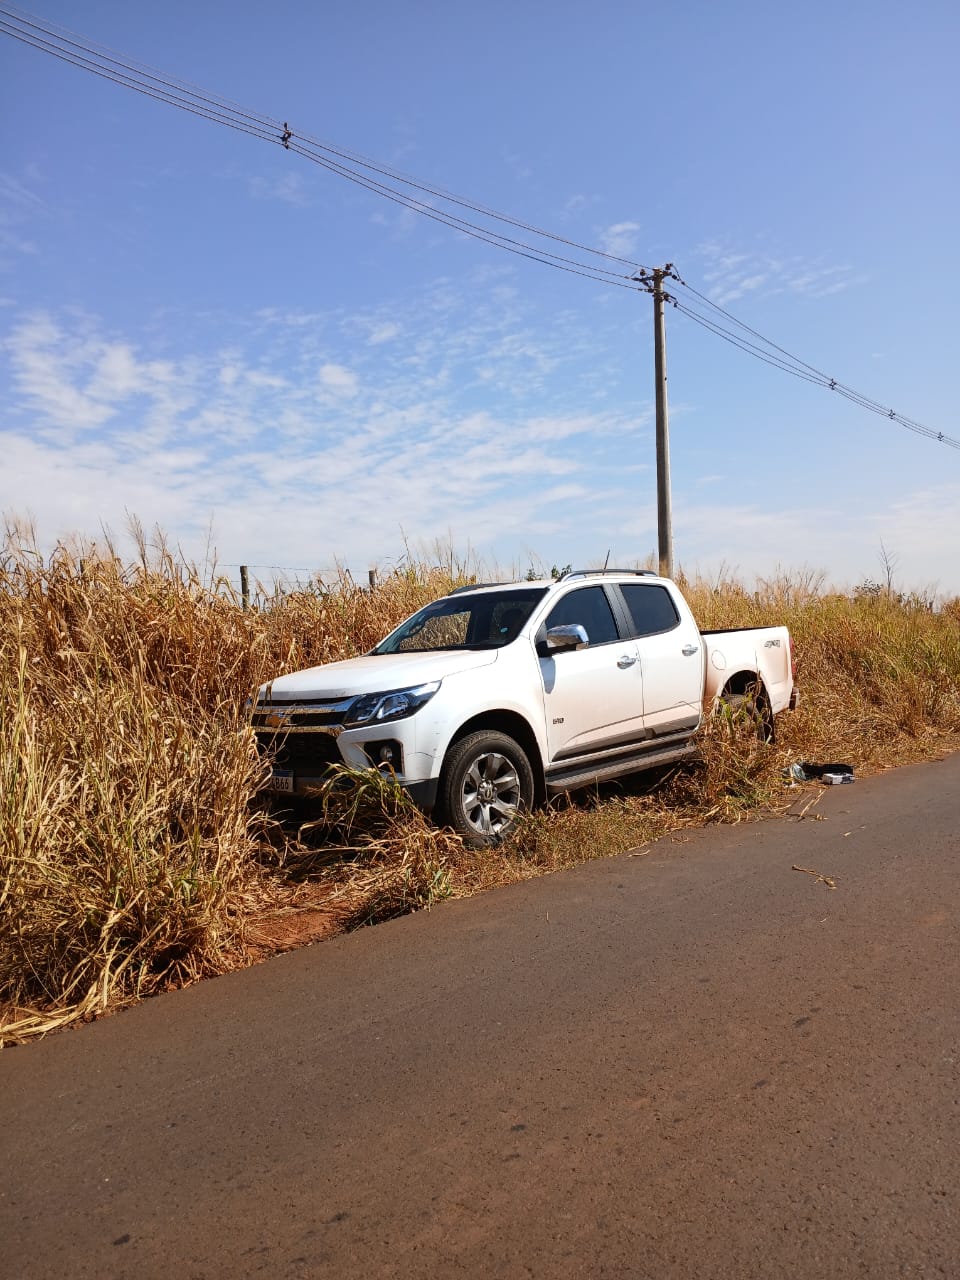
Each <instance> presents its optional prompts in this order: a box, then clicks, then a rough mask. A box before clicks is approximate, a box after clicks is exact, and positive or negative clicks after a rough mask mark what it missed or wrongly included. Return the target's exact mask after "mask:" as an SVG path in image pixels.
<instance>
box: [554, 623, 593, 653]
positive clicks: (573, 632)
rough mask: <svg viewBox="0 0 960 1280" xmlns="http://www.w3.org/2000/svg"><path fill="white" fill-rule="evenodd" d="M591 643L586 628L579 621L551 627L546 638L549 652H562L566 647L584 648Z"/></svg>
mask: <svg viewBox="0 0 960 1280" xmlns="http://www.w3.org/2000/svg"><path fill="white" fill-rule="evenodd" d="M589 643H590V640H589V638H588V636H587V632H586V629H585V628H584V627H582V626H581V625H580V623H579V622H569V623H567V624H566V625H565V626H562V627H550V628H549V629H548V631H547V635H546V640H545V644H546V648H547V652H548V653H562V652H563V651H564V650H565V649H584V648H586V646H587V645H588V644H589Z"/></svg>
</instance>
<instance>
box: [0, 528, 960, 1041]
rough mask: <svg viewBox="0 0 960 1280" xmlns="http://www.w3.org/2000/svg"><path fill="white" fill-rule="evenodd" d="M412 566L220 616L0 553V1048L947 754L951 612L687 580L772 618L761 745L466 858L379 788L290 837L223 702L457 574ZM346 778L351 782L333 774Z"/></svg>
mask: <svg viewBox="0 0 960 1280" xmlns="http://www.w3.org/2000/svg"><path fill="white" fill-rule="evenodd" d="M463 577H464V575H463V573H462V571H461V570H459V569H458V568H457V566H455V565H450V564H448V565H447V566H446V567H438V566H435V565H431V564H428V563H421V564H413V565H410V566H408V567H407V568H405V569H403V570H400V571H397V572H395V573H393V574H392V575H390V576H389V577H387V578H386V579H385V580H384V581H383V582H382V583H381V585H380V586H378V587H377V588H376V589H375V590H373V591H368V590H365V589H361V588H360V587H358V586H357V585H356V584H354V583H353V582H352V580H350V579H349V578H348V577H346V576H344V577H342V578H341V579H340V580H339V581H338V582H336V583H335V584H333V585H332V586H331V588H330V589H329V590H327V589H321V588H320V586H319V585H318V586H317V587H316V589H314V590H311V591H306V592H300V593H295V594H288V595H283V596H276V597H273V598H269V599H265V600H261V601H260V607H258V608H257V609H255V610H251V611H248V612H244V611H243V610H242V609H241V608H240V607H239V602H238V600H237V598H236V596H235V594H234V592H233V590H232V588H231V587H230V584H229V583H228V582H227V581H226V580H224V579H221V578H219V577H218V576H217V575H216V573H215V572H212V571H211V572H208V573H206V574H203V573H201V572H200V571H198V570H197V569H195V568H193V567H190V566H185V565H183V564H181V563H179V562H178V561H177V560H176V559H175V558H174V557H173V556H172V555H170V554H169V553H168V552H167V551H165V550H163V549H161V550H160V551H159V552H156V553H154V554H153V555H151V556H148V555H147V554H146V553H145V552H144V554H143V555H142V557H141V560H140V562H139V563H137V564H134V565H132V566H130V565H123V564H121V563H120V562H119V560H117V559H116V558H115V557H113V556H111V555H106V556H104V555H101V556H96V555H93V554H90V553H88V554H87V555H86V557H85V559H84V561H83V562H82V563H81V561H80V560H79V559H78V558H77V556H76V555H74V554H71V553H70V552H69V551H68V550H67V549H65V548H61V549H59V550H58V551H57V552H56V553H55V554H54V555H53V556H52V557H51V558H50V559H49V560H46V561H44V560H43V559H41V558H40V557H39V556H38V555H37V554H36V553H35V552H34V551H33V550H31V549H30V548H29V547H28V548H27V549H26V550H24V549H23V548H22V546H21V540H20V539H19V538H17V537H14V536H13V535H9V536H8V537H7V539H6V542H5V544H4V545H3V547H2V549H0V750H2V754H0V1043H2V1042H3V1041H4V1040H6V1041H7V1042H12V1041H16V1040H18V1039H24V1038H27V1037H29V1036H31V1035H36V1034H41V1033H42V1032H44V1031H46V1030H49V1029H52V1028H53V1027H55V1026H59V1025H62V1024H64V1023H66V1022H70V1021H75V1020H78V1019H84V1018H88V1017H92V1016H94V1015H96V1014H98V1013H101V1012H103V1011H105V1010H109V1009H116V1008H120V1007H123V1006H124V1005H126V1004H129V1003H131V1002H133V1001H136V1000H138V999H140V998H142V997H144V996H147V995H150V994H153V993H155V992H158V991H160V990H163V989H166V988H169V987H171V986H176V985H180V984H183V983H187V982H192V981H195V980H197V979H198V978H201V977H203V976H206V975H211V974H216V973H222V972H224V971H226V970H228V969H230V968H234V967H237V966H238V965H241V964H244V963H249V962H250V961H251V960H252V959H256V958H258V957H260V956H263V955H265V954H269V952H270V951H272V950H276V949H277V948H280V947H284V946H289V945H295V944H296V943H298V942H300V941H303V940H305V939H309V938H312V937H319V936H324V935H328V934H330V933H331V932H337V931H341V930H343V929H346V928H349V927H352V926H354V925H356V924H360V923H365V922H370V921H373V920H378V919H384V918H387V917H389V916H391V915H395V914H398V913H401V912H403V911H407V910H410V909H412V908H414V907H417V906H421V905H425V904H429V903H431V902H435V901H438V900H440V899H442V898H445V897H452V896H463V895H466V894H468V893H471V892H474V891H476V890H477V889H479V888H483V887H487V886H489V885H491V884H496V883H504V882H508V881H511V880H519V879H525V878H528V877H530V876H533V875H539V874H543V873H545V872H549V871H552V870H556V869H558V868H560V867H563V866H569V865H572V864H574V863H577V862H581V861H584V860H585V859H587V858H590V857H597V856H603V855H606V854H609V853H613V852H618V851H622V850H626V849H631V848H637V847H638V846H641V845H643V844H645V843H647V842H648V841H650V840H652V839H654V838H656V837H658V836H660V835H662V834H664V833H665V832H668V831H671V830H677V829H678V828H682V827H684V826H690V825H694V824H700V823H702V822H704V821H709V820H721V821H737V820H739V819H740V818H742V817H744V816H746V815H748V814H750V813H751V812H755V811H756V810H757V809H758V808H763V807H769V806H771V805H775V804H778V803H779V804H782V803H784V801H785V798H789V795H788V793H785V792H784V790H783V785H782V782H781V779H780V773H779V771H780V769H781V767H782V766H783V764H784V763H785V762H787V761H790V760H797V759H814V760H816V759H819V760H825V759H840V760H845V761H849V762H851V763H853V764H855V765H857V766H859V767H860V768H861V769H876V768H882V767H885V766H887V765H891V764H896V763H902V762H904V761H907V760H917V759H924V758H931V757H934V756H937V755H941V754H943V753H944V752H945V751H947V750H950V749H953V748H955V747H956V746H957V745H960V601H953V602H952V603H950V604H949V605H947V606H945V607H944V608H942V609H941V610H940V611H938V612H934V611H932V610H931V609H930V608H929V607H928V605H927V603H926V602H924V601H922V600H918V599H903V598H897V597H889V596H887V595H885V594H882V593H880V594H874V595H872V596H871V595H866V596H861V597H859V598H851V597H849V596H845V595H837V594H825V593H823V592H822V591H820V590H818V589H817V587H816V586H815V584H811V583H810V582H807V581H803V580H793V581H791V580H787V579H783V580H778V581H774V582H770V583H767V584H765V585H763V586H762V588H761V589H760V590H759V591H758V592H756V593H751V592H746V591H745V590H743V589H742V588H741V587H740V586H738V585H737V584H735V583H729V584H723V585H722V586H721V587H720V588H719V589H713V588H710V587H709V586H708V585H706V584H703V583H699V582H697V583H692V584H685V586H686V590H687V595H688V598H689V599H690V600H691V603H692V605H693V608H694V611H695V613H696V614H697V617H698V620H699V621H700V624H701V626H703V627H705V628H711V627H714V628H715V627H725V626H746V625H762V624H764V623H774V622H786V623H787V624H788V625H789V626H790V628H791V631H792V633H793V635H794V640H795V650H796V653H797V656H798V663H799V671H800V679H801V687H802V696H803V700H802V704H801V708H800V709H799V710H798V711H797V712H796V713H795V714H794V715H792V716H787V717H784V718H783V721H782V724H781V731H780V736H779V740H778V743H777V745H776V747H774V748H765V747H762V746H759V745H758V744H757V743H755V742H754V741H752V740H751V739H749V738H748V737H744V736H743V735H737V734H731V733H729V732H728V730H727V728H726V727H725V726H724V725H722V724H714V725H711V726H709V727H708V728H707V730H706V732H705V734H704V761H703V764H702V765H700V766H698V767H696V768H693V769H685V770H676V771H674V772H673V773H672V774H669V775H668V776H666V777H665V778H664V777H660V778H659V779H657V780H655V782H654V783H651V782H650V781H649V780H646V781H644V780H639V781H635V782H632V783H630V784H627V785H625V786H624V787H623V788H605V789H602V791H601V792H600V793H598V794H597V795H594V796H587V797H586V798H581V799H579V800H577V801H575V802H574V803H571V804H568V805H565V806H559V807H557V808H555V809H551V810H548V811H544V812H540V813H536V814H533V815H530V816H529V817H528V818H527V820H526V821H525V822H524V824H523V826H522V828H521V830H520V831H519V833H518V834H517V836H516V837H515V838H514V839H513V840H511V841H510V842H509V844H508V845H507V846H505V847H504V848H503V849H502V850H498V851H497V852H496V853H489V852H488V853H479V854H478V853H473V852H470V851H467V850H465V849H464V848H463V847H462V845H461V844H460V842H459V841H458V840H457V839H456V838H455V837H454V836H453V835H452V834H450V833H448V832H438V831H436V830H434V829H433V828H432V827H431V826H430V825H429V823H427V822H426V821H425V820H424V819H423V818H422V817H421V816H420V815H419V814H418V813H417V812H416V811H415V810H413V809H412V808H411V807H410V805H409V804H408V803H407V802H406V801H405V799H404V798H403V796H401V795H399V794H397V792H396V790H395V788H392V787H391V786H390V785H389V784H386V783H384V782H383V781H382V780H379V779H377V778H374V779H370V778H369V777H364V778H362V779H354V780H353V783H352V785H348V786H347V787H346V789H345V790H343V791H341V792H338V793H337V795H336V796H331V797H330V798H329V799H328V802H327V804H326V806H325V807H323V808H322V809H321V810H320V812H318V814H317V815H316V816H315V819H314V822H313V824H312V825H311V826H309V827H307V828H304V829H302V830H300V831H299V832H298V831H291V830H289V829H286V830H285V829H282V828H280V827H278V826H277V824H276V823H275V822H273V821H272V820H271V819H270V817H269V815H268V814H267V813H265V812H264V810H263V807H262V798H258V795H257V792H258V788H259V787H260V785H261V784H262V782H263V778H264V770H263V767H262V765H261V764H260V762H259V761H258V759H257V756H256V753H255V751H254V749H253V741H252V736H251V733H250V730H249V728H248V726H247V724H246V722H245V718H244V711H243V707H244V703H245V700H246V698H247V697H248V695H249V694H250V692H251V691H252V690H254V689H255V688H256V687H257V685H258V684H259V683H261V682H262V681H263V680H265V679H267V678H268V677H269V676H271V675H276V674H277V673H278V672H281V671H285V670H294V669H297V668H299V667H303V666H307V665H310V664H313V663H317V662H325V661H332V660H335V659H337V658H341V657H346V656H350V655H352V654H354V653H357V652H361V651H363V650H364V649H366V648H369V647H370V646H371V645H372V644H373V643H375V642H376V641H377V640H378V639H380V638H381V637H382V636H383V635H384V634H385V633H386V632H387V631H388V630H390V628H391V627H393V626H394V625H395V624H396V623H397V622H399V621H400V620H401V619H402V618H403V617H405V616H407V615H408V614H409V613H411V612H412V611H413V610H414V609H415V608H417V607H419V606H420V605H421V604H423V603H425V602H426V601H427V600H429V599H432V598H434V597H435V596H437V595H439V594H441V593H443V592H444V591H446V590H448V589H449V587H450V586H451V585H452V584H453V583H456V582H460V581H462V580H463ZM347 781H348V782H349V779H348V780H347Z"/></svg>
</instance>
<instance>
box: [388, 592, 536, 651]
mask: <svg viewBox="0 0 960 1280" xmlns="http://www.w3.org/2000/svg"><path fill="white" fill-rule="evenodd" d="M546 591H547V588H546V587H514V588H512V589H510V590H507V589H504V590H503V591H477V592H468V591H464V592H462V593H458V594H457V595H453V596H444V598H443V599H442V600H434V601H433V603H432V604H428V605H427V606H426V607H425V608H423V609H421V610H420V612H419V613H415V614H414V615H413V617H412V618H408V619H407V620H406V622H402V623H401V624H400V626H399V627H397V629H396V631H392V632H391V633H390V635H388V636H387V638H386V640H382V641H381V642H380V644H378V645H377V647H376V648H375V649H373V650H371V652H372V653H416V652H424V651H428V650H432V649H499V648H501V647H502V646H503V645H505V644H510V642H511V641H512V640H515V639H516V638H517V635H518V634H519V632H520V629H521V628H522V627H523V625H524V623H525V622H526V621H527V619H528V618H529V617H530V614H531V613H532V612H533V609H534V606H535V605H536V603H537V601H538V600H542V599H543V597H544V595H545V594H546Z"/></svg>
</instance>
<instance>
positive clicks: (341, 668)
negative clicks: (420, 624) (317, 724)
mask: <svg viewBox="0 0 960 1280" xmlns="http://www.w3.org/2000/svg"><path fill="white" fill-rule="evenodd" d="M496 660H497V650H496V649H477V650H470V649H454V650H449V651H448V650H444V651H441V652H439V653H438V652H434V653H384V654H379V655H376V656H373V655H370V654H367V655H366V656H365V657H362V658H347V659H346V660H345V661H343V662H326V663H324V664H323V665H322V666H319V667H308V668H307V669H306V670H305V671H294V672H292V673H291V674H290V675H287V676H277V678H276V680H271V681H270V683H269V684H265V685H261V687H260V691H259V694H258V697H260V698H269V699H271V700H272V701H274V702H301V701H303V700H305V699H309V700H311V701H312V700H314V699H317V698H330V699H334V698H349V697H355V696H356V695H357V694H361V693H384V692H386V691H387V690H389V689H411V688H414V687H415V686H416V685H418V684H427V683H428V682H429V681H431V680H442V679H443V678H444V677H445V676H452V675H455V674H456V673H457V672H459V671H473V670H476V669H477V668H478V667H487V666H489V665H490V664H491V663H492V662H496Z"/></svg>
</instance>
